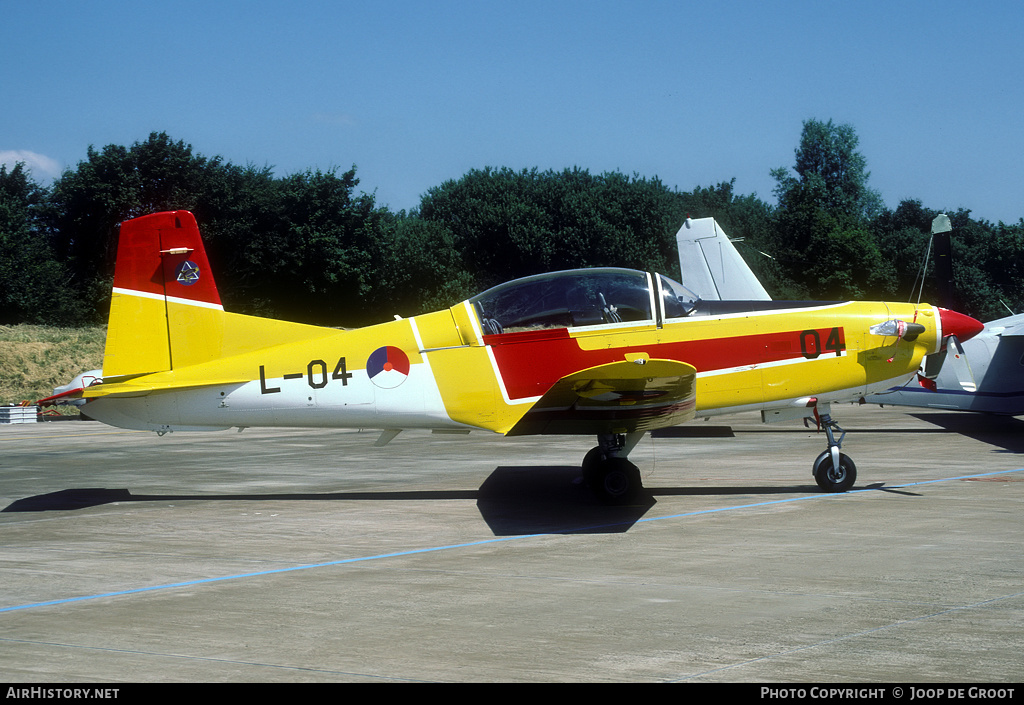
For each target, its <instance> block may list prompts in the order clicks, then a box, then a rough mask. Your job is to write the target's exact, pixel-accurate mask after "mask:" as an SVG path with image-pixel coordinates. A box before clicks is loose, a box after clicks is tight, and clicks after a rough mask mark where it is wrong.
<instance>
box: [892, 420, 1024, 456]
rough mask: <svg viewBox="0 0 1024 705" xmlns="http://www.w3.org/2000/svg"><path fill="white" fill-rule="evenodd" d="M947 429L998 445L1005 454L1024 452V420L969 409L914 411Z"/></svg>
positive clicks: (929, 421) (931, 422)
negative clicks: (967, 410) (971, 411)
mask: <svg viewBox="0 0 1024 705" xmlns="http://www.w3.org/2000/svg"><path fill="white" fill-rule="evenodd" d="M911 415H912V416H913V417H914V418H917V419H920V420H921V421H926V422H928V423H930V424H935V425H936V426H939V427H940V428H942V429H943V430H945V431H950V432H952V433H959V434H960V435H961V436H967V437H968V438H973V439H974V440H976V441H981V442H982V443H987V444H989V445H993V446H997V447H999V448H1001V449H1002V450H1001V451H1000V452H1004V453H1024V420H1022V419H1019V418H1016V417H1014V416H994V415H992V414H977V413H966V412H949V413H942V412H935V413H921V414H911Z"/></svg>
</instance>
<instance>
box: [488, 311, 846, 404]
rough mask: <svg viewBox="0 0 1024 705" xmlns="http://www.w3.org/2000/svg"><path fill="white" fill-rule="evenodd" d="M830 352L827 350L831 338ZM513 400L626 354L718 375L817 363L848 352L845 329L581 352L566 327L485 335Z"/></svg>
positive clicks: (535, 392) (535, 394) (710, 339)
mask: <svg viewBox="0 0 1024 705" xmlns="http://www.w3.org/2000/svg"><path fill="white" fill-rule="evenodd" d="M834 335H837V336H838V348H835V347H834V346H835V339H834V338H833V342H832V346H833V348H832V349H825V344H826V341H828V340H829V339H830V336H834ZM483 342H484V344H486V345H490V346H491V351H492V353H493V354H494V360H495V362H496V364H497V367H498V373H499V374H500V375H501V379H502V381H503V382H504V384H505V391H506V392H507V393H508V397H509V399H513V400H514V399H523V398H529V397H537V396H541V395H543V394H544V393H545V392H546V391H548V390H549V389H550V388H551V386H552V385H553V384H554V383H555V382H557V381H558V380H560V379H561V378H562V377H565V376H566V375H569V374H572V373H574V372H578V371H579V370H584V369H587V368H589V367H596V366H597V365H603V364H605V363H609V362H617V361H620V360H622V359H623V356H624V355H626V354H627V353H647V355H648V356H649V357H651V358H656V359H662V360H679V361H680V362H685V363H688V364H690V365H693V366H694V367H695V368H697V372H698V374H699V373H702V372H714V371H716V370H728V369H733V368H741V367H751V366H754V365H762V364H766V363H772V362H784V361H787V360H801V359H815V358H817V357H819V356H826V355H837V354H841V353H842V351H843V350H845V349H846V341H845V336H844V334H843V329H842V328H838V329H833V328H819V329H813V330H803V331H783V332H779V333H762V334H758V335H739V336H733V337H729V338H709V339H704V340H686V341H677V342H666V343H656V344H653V345H650V344H648V345H636V346H623V347H617V348H601V349H597V350H583V349H582V348H581V347H580V345H579V341H578V339H576V338H572V337H570V336H569V331H568V329H566V328H557V329H551V330H539V331H525V332H519V333H504V334H501V335H485V336H484V338H483Z"/></svg>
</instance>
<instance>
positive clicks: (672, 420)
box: [507, 358, 697, 436]
mask: <svg viewBox="0 0 1024 705" xmlns="http://www.w3.org/2000/svg"><path fill="white" fill-rule="evenodd" d="M696 380H697V370H696V368H694V367H693V366H692V365H688V364H686V363H685V362H678V361H675V360H649V359H646V358H645V359H637V360H624V361H622V362H610V363H607V364H604V365H598V366H597V367H591V368H588V369H585V370H581V371H579V372H574V373H573V374H571V375H567V376H565V377H563V378H562V379H560V380H558V382H556V383H555V384H554V385H552V387H551V389H549V390H548V391H547V392H546V393H545V394H544V395H543V396H542V397H541V398H540V400H539V401H537V403H536V404H534V405H533V407H531V408H530V410H529V411H528V412H527V413H526V415H525V416H523V418H521V419H520V420H519V422H518V423H516V425H515V426H513V427H512V429H511V430H510V431H509V432H508V434H507V435H510V436H516V435H525V434H595V433H631V432H634V431H650V430H652V429H655V428H665V427H667V426H674V425H676V424H679V423H682V422H684V421H689V420H691V419H692V418H693V417H694V416H695V414H696V398H697V393H696Z"/></svg>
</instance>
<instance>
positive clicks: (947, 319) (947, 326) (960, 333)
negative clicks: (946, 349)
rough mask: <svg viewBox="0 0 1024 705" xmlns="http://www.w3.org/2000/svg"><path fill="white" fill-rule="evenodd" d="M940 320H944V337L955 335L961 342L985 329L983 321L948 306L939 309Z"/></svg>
mask: <svg viewBox="0 0 1024 705" xmlns="http://www.w3.org/2000/svg"><path fill="white" fill-rule="evenodd" d="M939 320H940V321H941V322H942V337H943V338H948V337H949V336H951V335H955V336H956V337H957V340H959V341H960V342H961V343H962V342H963V341H965V340H967V339H969V338H973V337H974V336H976V335H977V334H978V333H980V332H981V331H982V330H984V329H985V324H984V323H982V322H981V321H979V320H977V319H974V318H971V317H970V316H965V315H964V314H962V313H957V312H956V311H950V310H949V309H947V308H940V309H939Z"/></svg>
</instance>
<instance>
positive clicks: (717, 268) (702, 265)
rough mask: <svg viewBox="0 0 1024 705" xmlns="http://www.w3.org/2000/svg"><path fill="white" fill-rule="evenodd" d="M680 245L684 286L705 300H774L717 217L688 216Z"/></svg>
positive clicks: (681, 233)
mask: <svg viewBox="0 0 1024 705" xmlns="http://www.w3.org/2000/svg"><path fill="white" fill-rule="evenodd" d="M676 245H677V246H678V248H679V271H680V274H682V279H683V281H682V284H683V286H685V287H686V288H687V289H689V290H690V291H693V292H695V293H696V294H697V295H698V296H700V297H701V298H702V299H704V300H705V301H771V298H772V297H771V296H769V295H768V292H767V291H765V289H764V287H763V286H761V282H759V281H758V280H757V277H755V276H754V273H753V272H752V271H750V267H748V266H747V263H746V262H745V261H744V260H743V257H741V256H740V253H739V252H737V251H736V246H735V245H733V244H732V241H731V240H729V237H728V236H727V235H726V234H725V232H724V231H723V230H722V228H721V226H720V225H719V224H718V223H717V222H715V219H714V218H697V219H693V218H687V219H686V222H684V223H683V226H682V227H681V228H679V232H677V233H676Z"/></svg>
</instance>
